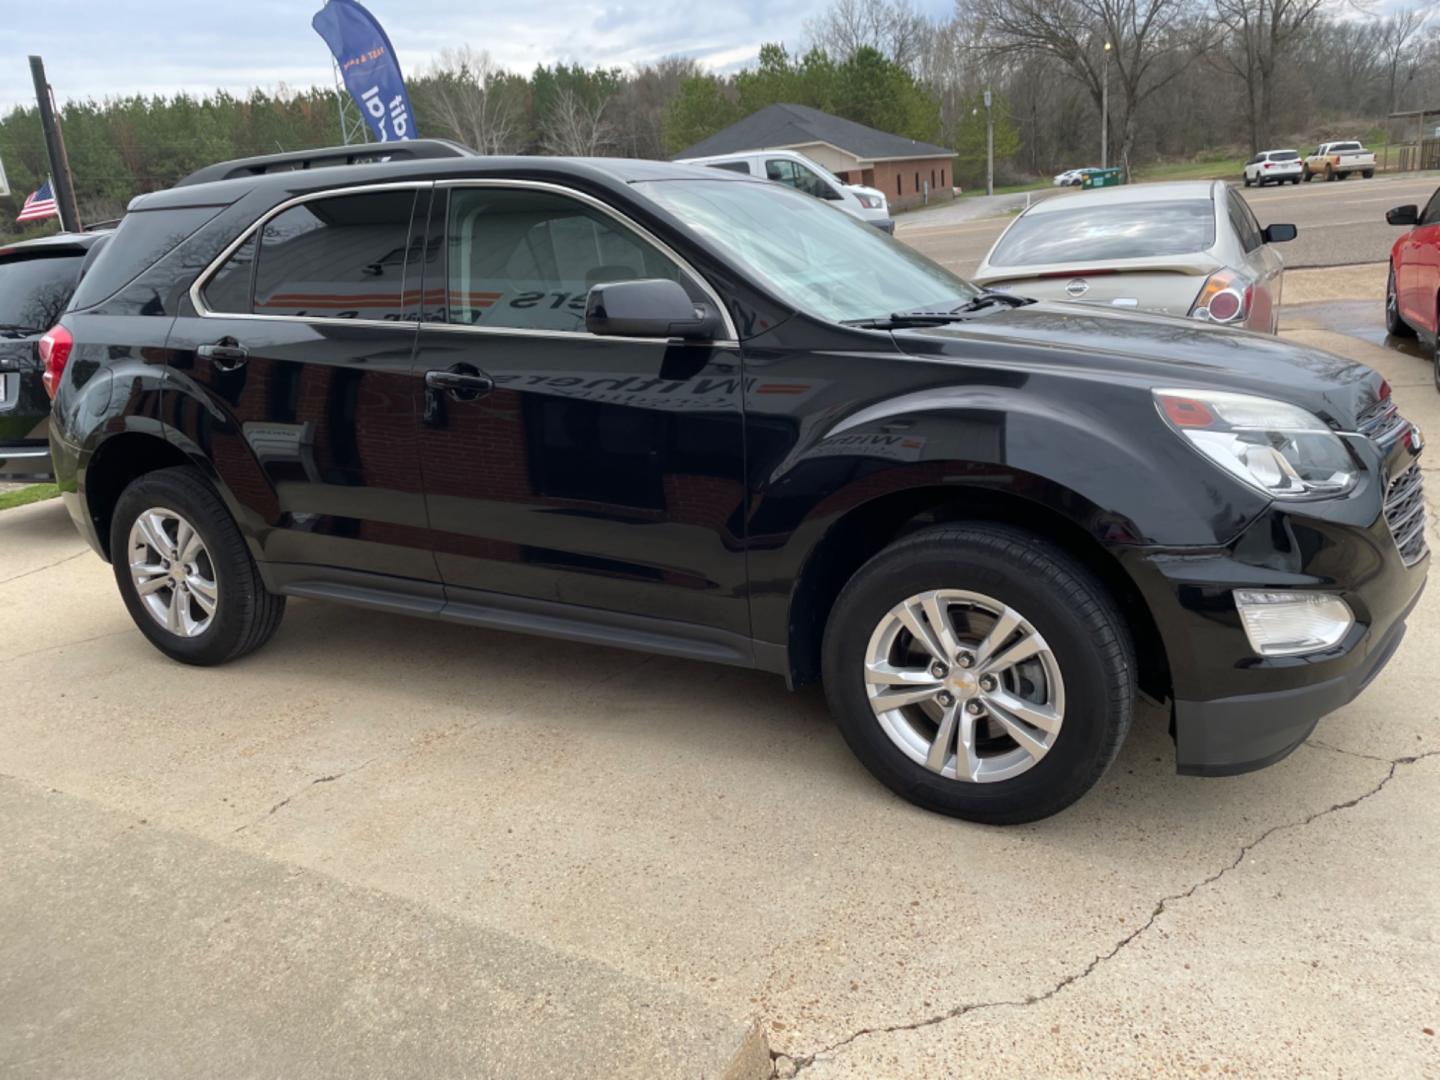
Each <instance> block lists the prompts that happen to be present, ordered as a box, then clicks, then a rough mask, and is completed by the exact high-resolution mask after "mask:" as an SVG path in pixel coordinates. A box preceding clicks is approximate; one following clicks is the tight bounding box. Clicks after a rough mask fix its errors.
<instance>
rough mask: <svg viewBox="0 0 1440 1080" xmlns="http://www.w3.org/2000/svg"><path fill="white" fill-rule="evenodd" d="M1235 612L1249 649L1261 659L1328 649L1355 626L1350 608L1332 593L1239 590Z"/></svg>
mask: <svg viewBox="0 0 1440 1080" xmlns="http://www.w3.org/2000/svg"><path fill="white" fill-rule="evenodd" d="M1235 609H1236V610H1237V611H1239V612H1240V622H1241V624H1242V625H1243V626H1244V627H1245V636H1246V637H1248V638H1249V639H1250V647H1251V648H1252V649H1254V650H1255V651H1256V652H1257V653H1259V654H1260V655H1261V656H1294V655H1296V654H1297V653H1308V652H1319V651H1320V650H1321V649H1328V648H1330V646H1332V645H1334V644H1336V643H1337V642H1338V641H1339V640H1340V639H1341V638H1343V637H1344V636H1345V634H1346V632H1347V631H1349V629H1350V627H1351V626H1353V625H1354V623H1355V616H1354V615H1352V614H1351V613H1350V606H1349V605H1348V604H1346V603H1345V601H1344V600H1342V599H1340V597H1338V596H1334V595H1332V594H1330V593H1321V592H1253V591H1251V590H1249V589H1236V590H1235Z"/></svg>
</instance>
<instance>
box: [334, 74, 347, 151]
mask: <svg viewBox="0 0 1440 1080" xmlns="http://www.w3.org/2000/svg"><path fill="white" fill-rule="evenodd" d="M330 67H331V69H332V70H333V71H334V73H335V112H336V114H337V115H338V116H339V117H340V141H341V143H343V144H344V145H345V146H349V145H350V132H348V131H346V130H345V98H344V96H343V94H342V89H341V88H342V87H343V86H344V83H342V82H341V80H340V65H339V64H337V63H335V61H333V60H332V61H330Z"/></svg>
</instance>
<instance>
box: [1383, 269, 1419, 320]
mask: <svg viewBox="0 0 1440 1080" xmlns="http://www.w3.org/2000/svg"><path fill="white" fill-rule="evenodd" d="M1385 332H1386V333H1387V334H1389V335H1390V336H1391V337H1398V338H1412V337H1414V336H1415V330H1414V328H1413V327H1412V326H1411V325H1410V324H1409V323H1407V322H1406V321H1405V319H1404V317H1403V316H1401V314H1400V297H1399V296H1398V295H1397V294H1396V291H1395V266H1394V264H1391V266H1390V276H1389V277H1388V278H1387V279H1386V281H1385Z"/></svg>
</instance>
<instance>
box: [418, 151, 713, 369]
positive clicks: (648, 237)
mask: <svg viewBox="0 0 1440 1080" xmlns="http://www.w3.org/2000/svg"><path fill="white" fill-rule="evenodd" d="M435 187H436V188H439V189H451V188H467V187H491V188H493V187H498V188H526V189H529V190H531V191H548V192H551V193H552V194H555V195H561V196H563V197H565V198H569V199H574V200H576V201H577V202H582V203H584V204H585V205H586V206H590V207H593V208H594V209H596V210H599V211H600V212H601V213H602V214H605V215H606V216H607V217H610V218H612V219H614V220H615V221H618V222H619V223H620V224H621V225H622V226H623V227H624V228H626V229H629V230H630V231H631V232H633V233H634V234H635V235H637V236H639V237H640V238H641V239H642V240H644V241H645V242H646V243H648V244H650V245H651V246H652V247H654V248H655V249H656V250H657V251H659V252H660V254H662V255H664V256H665V257H666V258H667V259H669V260H670V261H671V262H673V263H674V264H675V265H676V266H678V267H679V268H680V270H681V272H682V273H684V274H686V275H688V276H689V278H690V280H691V281H693V282H694V283H695V284H696V285H697V286H699V288H700V291H701V292H703V293H704V294H705V295H706V296H708V297H709V298H710V302H711V303H712V304H714V305H715V310H716V311H718V312H719V313H720V318H721V319H722V320H723V321H724V323H725V331H726V337H725V338H724V339H722V340H720V341H714V342H711V343H710V344H714V345H721V344H726V343H733V342H737V341H738V340H739V337H740V335H739V333H738V332H737V331H736V329H735V323H734V321H733V320H732V319H731V318H730V312H729V310H728V309H727V308H726V307H725V305H724V304H723V303H722V302H721V300H720V294H719V293H717V292H716V291H715V290H714V288H713V287H711V285H710V282H708V281H706V280H705V276H704V275H703V274H701V273H700V272H699V271H698V270H696V269H695V268H694V267H693V266H691V265H690V263H689V261H688V260H687V259H686V258H685V257H684V256H682V255H681V254H680V253H679V252H677V251H676V250H675V249H674V248H672V247H671V246H670V245H669V244H667V243H665V241H664V240H661V239H660V238H659V237H658V236H656V235H655V234H654V233H652V232H651V231H650V230H649V229H647V228H645V226H643V225H641V224H640V223H639V222H637V221H634V220H632V219H631V218H628V217H626V216H625V215H624V214H622V213H621V212H620V211H619V210H616V209H615V208H614V207H613V206H611V205H610V204H609V203H606V202H604V201H602V200H600V199H597V198H595V196H593V195H589V194H587V193H585V192H583V191H579V190H577V189H575V188H571V187H566V186H565V185H564V184H555V183H551V182H550V181H548V180H505V179H499V178H496V177H457V178H456V179H454V180H437V181H435ZM446 213H447V215H448V213H449V207H448V206H447V207H446ZM446 230H447V232H448V230H449V221H448V220H447V221H446ZM447 276H448V267H447ZM425 325H426V326H440V325H445V326H455V325H456V324H455V323H444V324H440V323H426V324H425ZM462 329H475V330H478V329H486V330H493V331H496V332H499V331H505V330H519V329H523V328H521V327H506V326H494V327H462ZM531 333H536V334H545V335H559V336H561V337H590V338H600V339H602V340H608V341H619V340H622V339H621V338H618V337H613V336H611V335H609V334H592V333H590V332H589V331H588V330H544V331H538V330H537V331H531ZM623 340H630V341H665V340H669V341H678V340H681V339H679V338H668V339H667V338H629V339H623Z"/></svg>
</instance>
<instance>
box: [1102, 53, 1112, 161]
mask: <svg viewBox="0 0 1440 1080" xmlns="http://www.w3.org/2000/svg"><path fill="white" fill-rule="evenodd" d="M1101 69H1102V70H1103V71H1104V73H1105V74H1104V75H1103V76H1102V77H1101V80H1100V168H1102V169H1108V168H1109V167H1110V42H1108V41H1107V42H1105V63H1104V64H1103V65H1102V68H1101Z"/></svg>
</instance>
